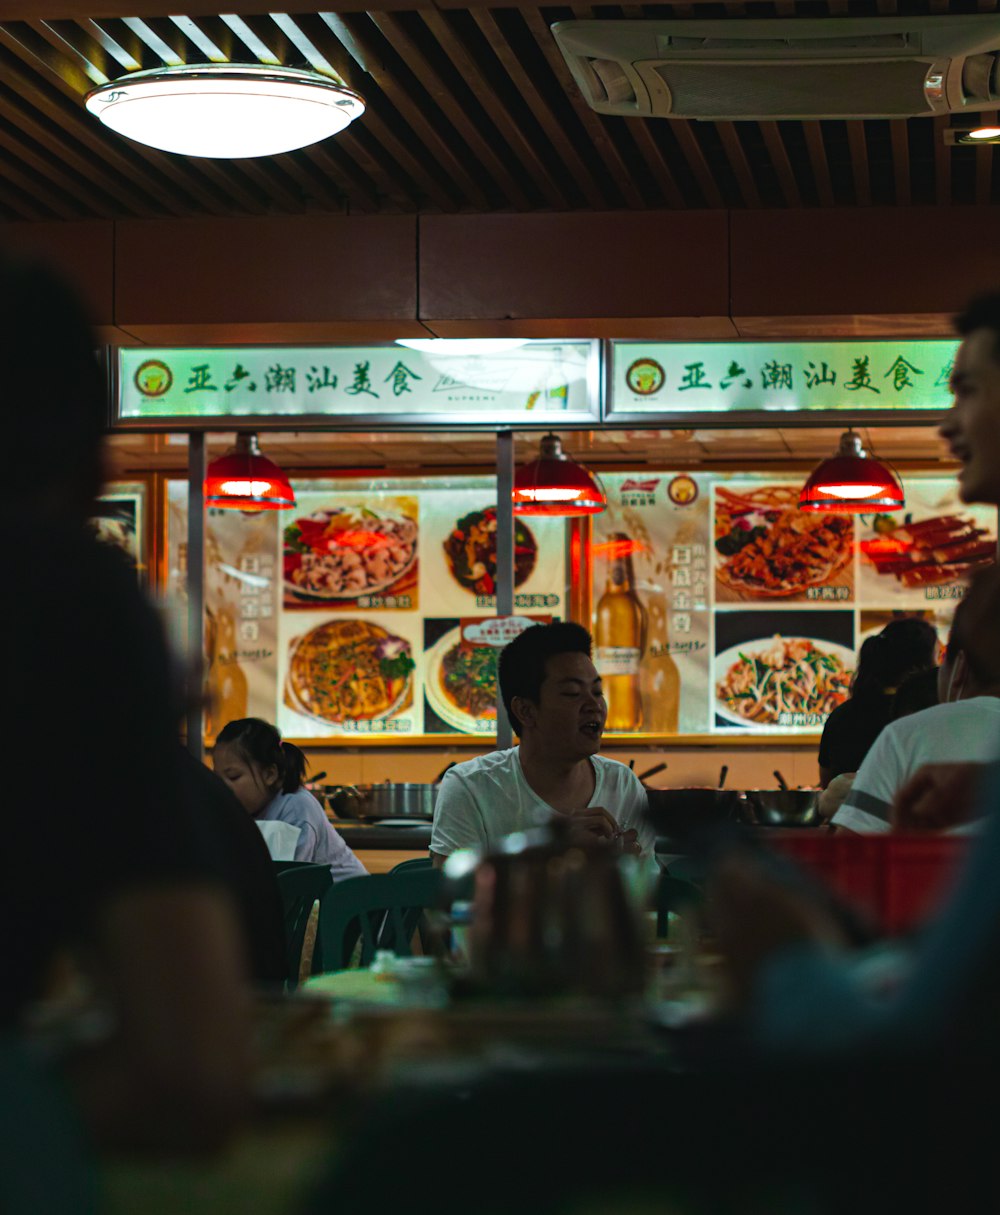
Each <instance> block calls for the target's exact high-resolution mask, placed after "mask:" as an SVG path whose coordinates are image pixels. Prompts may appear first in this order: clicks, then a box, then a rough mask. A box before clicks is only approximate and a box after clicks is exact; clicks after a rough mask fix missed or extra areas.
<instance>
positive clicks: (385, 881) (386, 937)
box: [318, 867, 443, 971]
mask: <svg viewBox="0 0 1000 1215" xmlns="http://www.w3.org/2000/svg"><path fill="white" fill-rule="evenodd" d="M442 885H443V879H442V876H441V874H440V873H439V871H438V870H437V869H434V868H432V867H431V868H427V867H425V868H422V869H418V868H415V869H411V870H409V871H406V872H403V873H373V874H371V875H370V876H369V877H356V878H346V879H345V880H344V881H342V882H337V883H336V884H335V885H333V886H331V887H330V889H329V890H328V891H327V892H326V894H325V895H324V896H323V899H322V901H321V903H320V910H319V942H318V954H319V969H320V970H321V971H331V970H344V969H345V968H346V967H347V966H349V965H350V962H351V956H352V954H353V953H354V949H355V946H356V945H357V943H358V939H359V937H360V940H361V954H360V964H361V965H362V966H368V965H370V964H371V961H372V959H373V958H374V957H375V951H376V950H378V949H391V950H393V951H394V952H395V953H397V954H399V955H400V956H402V957H409V955H410V952H411V950H410V941H411V940H412V938H413V934H414V933H415V932H416V930H417V924H418V922H419V920H420V915H421V913H422V912H423V911H424V909H425V908H427V907H433V906H434V905H435V904H436V903H437V901H438V899H439V897H440V894H441V889H442Z"/></svg>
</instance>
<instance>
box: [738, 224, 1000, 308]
mask: <svg viewBox="0 0 1000 1215" xmlns="http://www.w3.org/2000/svg"><path fill="white" fill-rule="evenodd" d="M998 220H1000V210H998V209H997V208H995V207H962V208H958V207H956V208H930V207H913V208H903V207H900V208H892V209H890V208H885V209H873V210H853V211H850V210H837V211H834V210H822V211H745V212H733V215H732V315H733V317H734V318H736V321H737V324H738V325H739V326H740V328H741V330H742V329H743V324H742V321H743V318H752V317H772V318H794V317H817V318H831V317H840V318H857V319H858V322H859V324H858V326H857V327H859V328H865V327H866V326H865V321H867V322H868V323H871V322H872V320H873V319H874V318H876V317H879V316H888V315H896V316H899V317H905V316H911V317H913V318H914V319H913V324H911V325H908V326H907V328H913V327H914V326H915V325H916V324H917V320H916V318H917V317H918V316H919V315H920V314H931V315H933V316H935V317H941V316H942V315H944V316H947V315H948V314H950V313H952V312H954V311H955V310H956V309H958V308H961V307H962V305H963V304H964V303H965V302H966V301H967V300H968V298H969V297H970V295H972V294H974V293H975V292H977V291H982V290H986V289H989V288H997V287H1000V237H998Z"/></svg>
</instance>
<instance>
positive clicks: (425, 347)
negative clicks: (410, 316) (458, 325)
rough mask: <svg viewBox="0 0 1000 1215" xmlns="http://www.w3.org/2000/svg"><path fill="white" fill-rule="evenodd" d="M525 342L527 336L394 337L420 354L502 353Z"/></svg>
mask: <svg viewBox="0 0 1000 1215" xmlns="http://www.w3.org/2000/svg"><path fill="white" fill-rule="evenodd" d="M527 344H528V339H527V338H396V345H397V346H406V347H407V348H408V349H409V350H419V351H420V352H421V354H503V352H504V351H505V350H517V349H518V347H520V346H526V345H527Z"/></svg>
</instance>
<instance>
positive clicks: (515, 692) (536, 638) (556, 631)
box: [497, 621, 590, 736]
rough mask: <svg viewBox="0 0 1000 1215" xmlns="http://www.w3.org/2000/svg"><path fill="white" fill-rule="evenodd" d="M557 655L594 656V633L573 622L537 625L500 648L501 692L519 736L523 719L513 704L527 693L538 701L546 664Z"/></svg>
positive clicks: (533, 699) (536, 702)
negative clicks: (520, 718)
mask: <svg viewBox="0 0 1000 1215" xmlns="http://www.w3.org/2000/svg"><path fill="white" fill-rule="evenodd" d="M557 654H586V655H587V657H588V658H589V657H590V634H589V633H588V632H587V630H586V629H585V628H584V627H583V625H582V624H572V623H570V622H569V621H560V622H557V623H556V624H535V625H532V626H531V628H530V629H525V630H524V632H523V633H521V634H520V635H519V636H517V637H515V638H514V640H513V641H511V642H510V643H509V644H507V645H505V646H504V648H503V649H502V650H501V651H500V660H499V662H498V663H497V678H498V679H499V681H500V695H501V696H502V697H503V705H504V708H505V709H506V710H507V716H508V717H509V718H510V724H511V726H512V727H513V729H514V733H515V734H517V735H518V736H520V733H521V722H520V721H519V720H518V718H517V717H516V716H515V715H514V712H513V710H512V709H511V707H510V706H511V703H512V702H513V700H514V697H515V696H523V697H524V698H525V699H526V700H530V701H531V702H532V703H533V704H538V702H539V700H540V699H541V695H542V680H543V679H544V678H545V664H546V662H547V661H548V660H549V659H550V658H554V657H555V656H556V655H557Z"/></svg>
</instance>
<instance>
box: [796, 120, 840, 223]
mask: <svg viewBox="0 0 1000 1215" xmlns="http://www.w3.org/2000/svg"><path fill="white" fill-rule="evenodd" d="M802 129H803V131H804V133H805V137H806V150H807V151H808V153H809V165H810V167H811V168H812V173H813V181H814V183H815V185H816V194H817V196H818V198H819V203H820V206H821V207H832V206H834V205H835V203H836V199H835V198H834V195H833V183H832V182H831V180H830V162H829V161H828V160H827V158H826V145H825V144H824V142H823V128H822V126H821V125H820V123H818V122H804V123H803V124H802Z"/></svg>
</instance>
